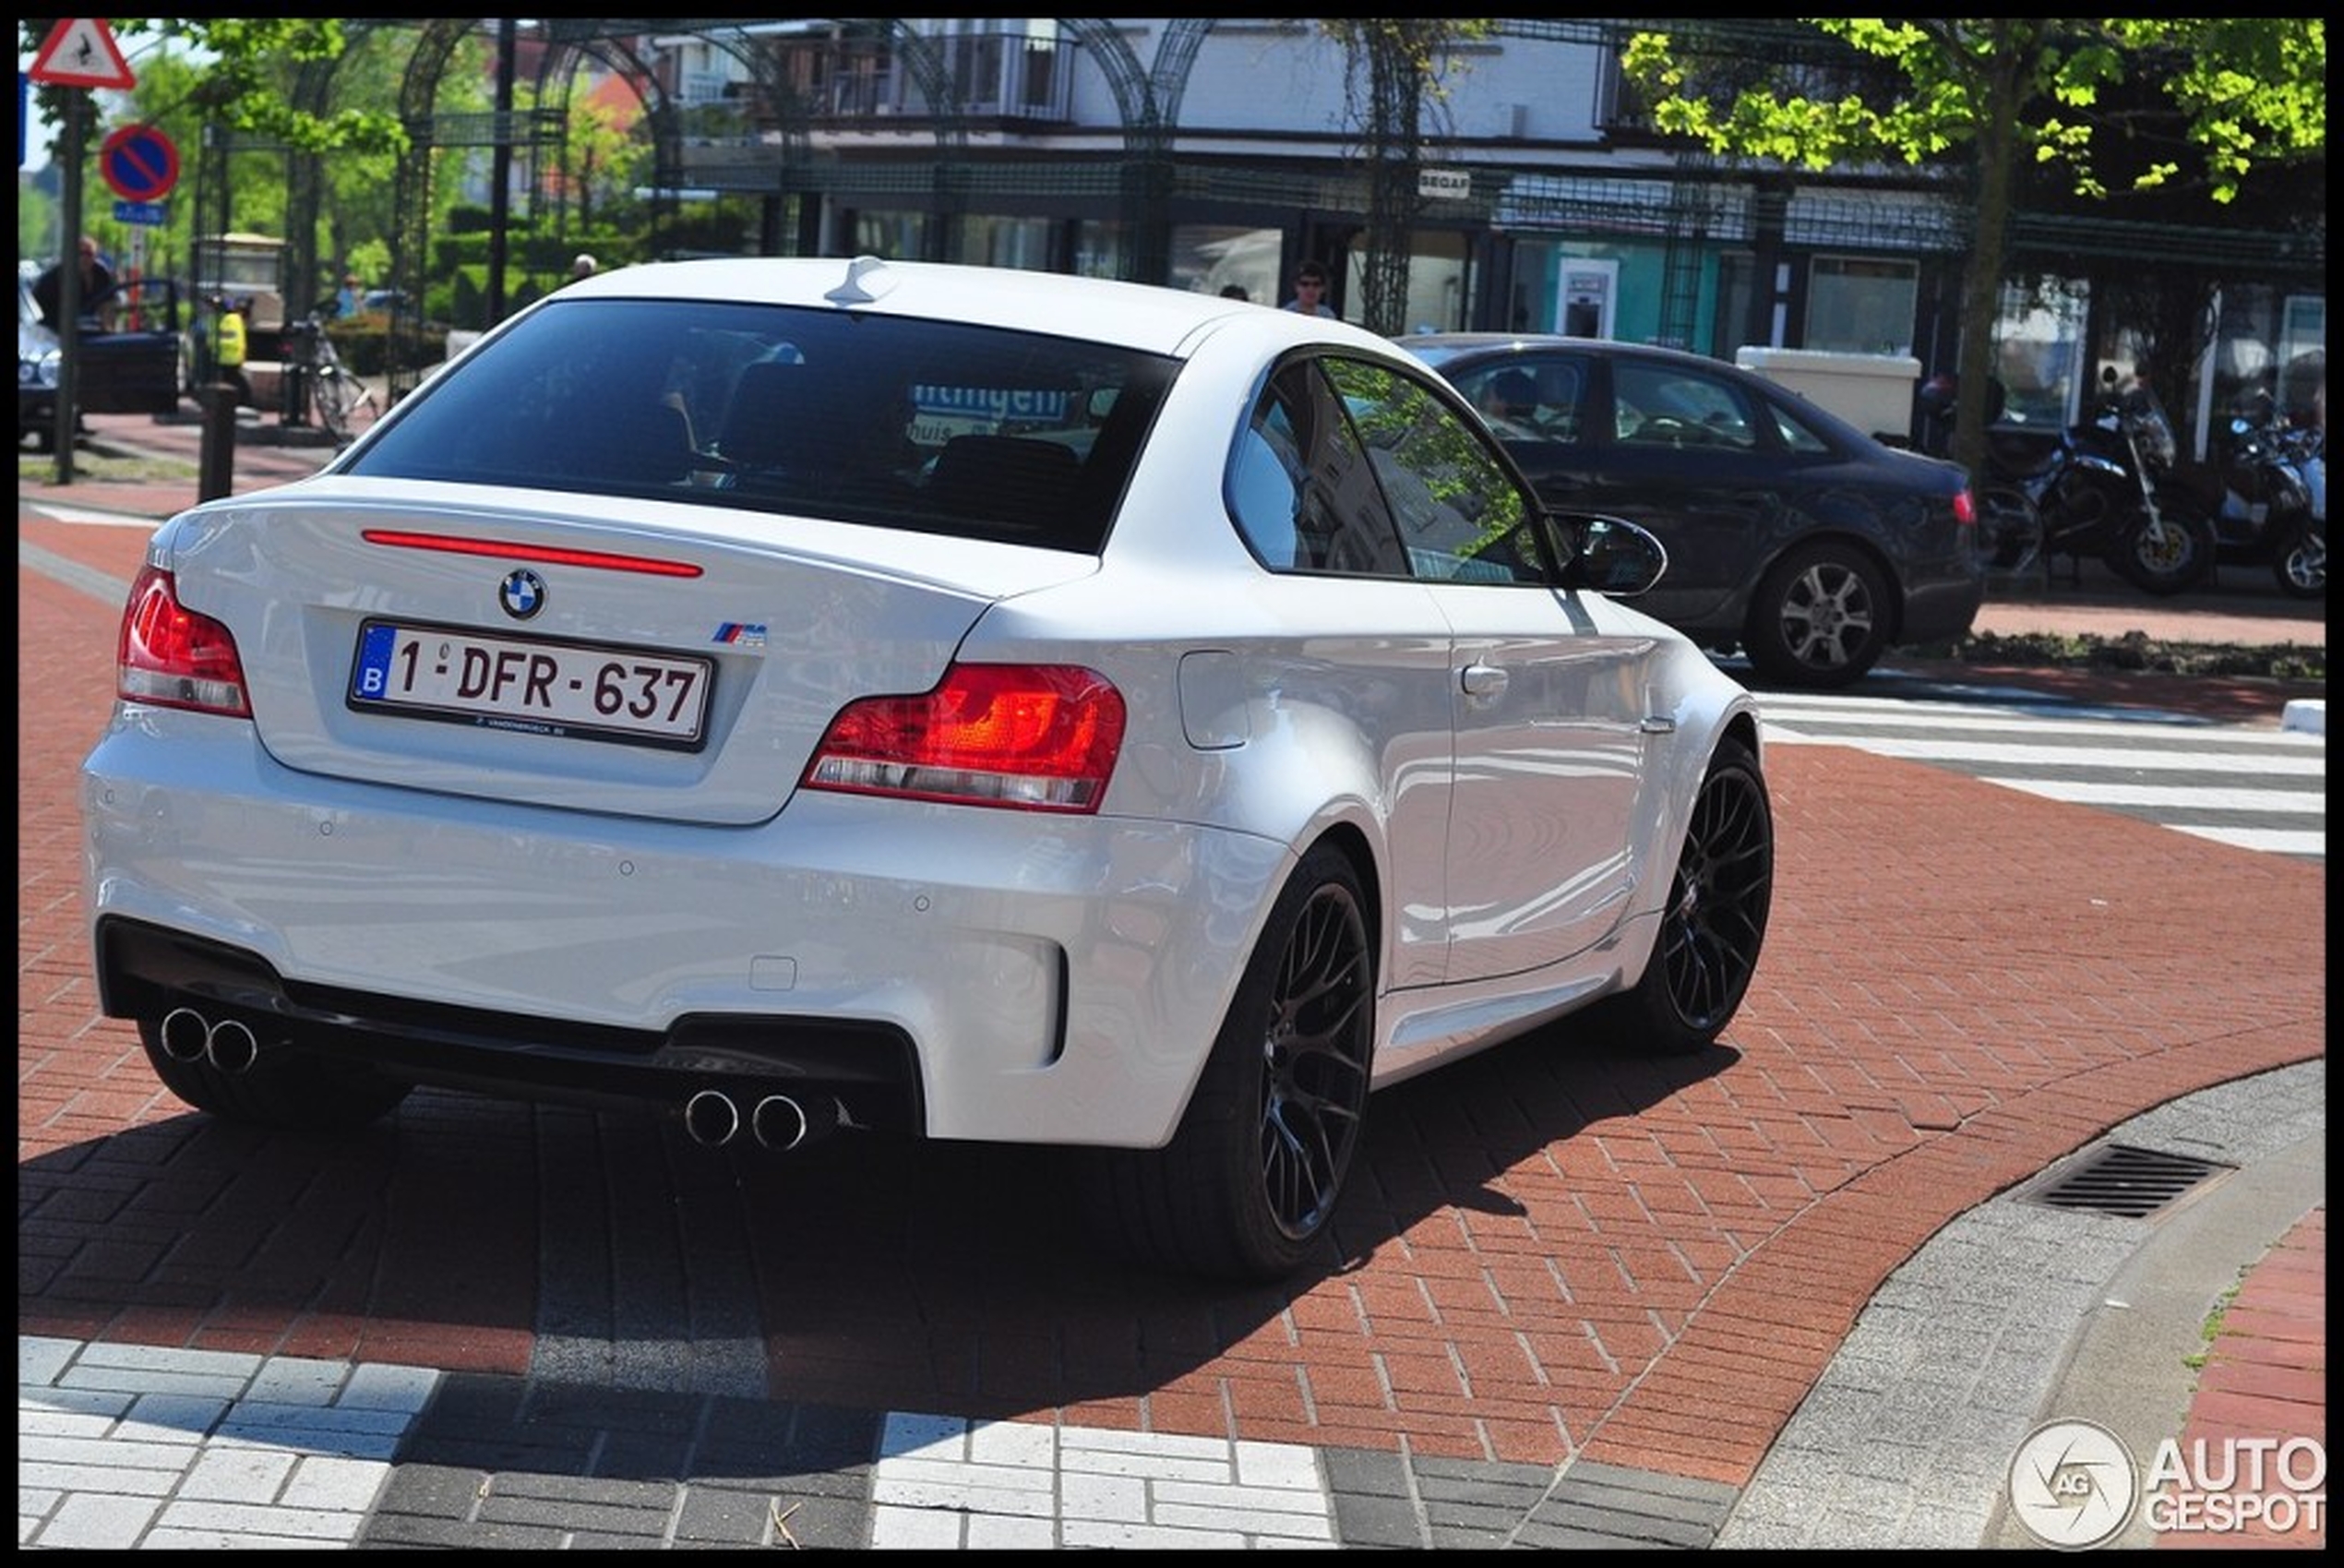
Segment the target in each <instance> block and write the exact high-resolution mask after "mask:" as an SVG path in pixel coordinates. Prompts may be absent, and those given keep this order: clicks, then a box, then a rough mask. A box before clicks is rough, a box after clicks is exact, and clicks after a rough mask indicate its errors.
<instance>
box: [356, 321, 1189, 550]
mask: <svg viewBox="0 0 2344 1568" xmlns="http://www.w3.org/2000/svg"><path fill="white" fill-rule="evenodd" d="M1175 368H1176V366H1175V365H1174V363H1173V362H1172V361H1170V360H1167V359H1165V358H1162V357H1160V356H1156V355H1152V354H1145V353H1134V352H1131V351H1129V350H1122V349H1116V348H1111V347H1105V346H1102V345H1099V344H1095V343H1090V342H1083V341H1075V340H1071V339H1063V338H1051V337H1046V336H1041V335H1037V334H1031V333H1020V332H1008V331H1001V330H998V329H987V328H979V327H968V326H963V325H961V324H959V323H955V322H943V321H923V320H905V319H903V318H901V317H872V316H861V315H856V314H854V313H851V312H846V311H838V310H815V309H803V308H795V307H786V306H771V305H732V304H725V303H721V302H715V303H712V302H697V301H663V300H575V301H565V300H556V301H555V302H553V303H552V304H550V305H546V306H545V307H544V309H543V310H540V311H538V312H537V313H535V314H534V315H532V316H530V317H526V318H524V319H523V320H521V321H520V322H519V323H518V324H516V326H515V327H514V328H513V329H512V330H511V331H510V332H508V334H506V335H505V336H504V337H501V338H498V339H496V341H492V342H488V343H485V344H483V345H482V346H481V347H480V348H478V349H476V350H474V351H473V352H472V356H471V357H470V358H467V359H466V360H464V361H463V362H461V363H460V365H458V366H457V367H456V368H455V370H453V371H451V372H450V373H449V374H448V376H447V377H445V378H444V379H442V380H441V381H440V382H439V383H438V384H437V385H436V386H435V387H433V388H432V389H431V390H430V392H429V393H428V394H426V395H425V396H422V397H419V398H416V399H412V400H410V401H409V404H408V405H406V406H402V408H401V410H400V411H399V417H398V418H396V419H395V420H394V421H392V422H391V423H390V424H389V425H387V426H386V427H385V428H384V430H383V431H382V433H381V435H380V436H379V437H377V440H376V442H375V444H374V445H373V446H371V447H369V448H367V449H365V450H364V451H362V452H361V453H359V454H358V455H357V457H356V459H355V461H353V463H352V464H351V466H350V467H349V468H348V469H347V470H346V471H345V472H348V473H354V474H362V475H365V476H368V477H378V478H401V479H430V480H451V481H456V482H460V483H467V484H484V485H523V486H529V487H532V488H538V489H547V490H568V491H581V492H588V493H594V494H613V495H627V496H656V497H660V498H662V499H666V500H675V501H682V502H686V503H701V504H706V505H710V506H722V507H727V508H750V509H758V510H764V511H771V512H776V513H789V514H793V515H800V516H812V517H822V518H829V519H835V520H837V521H844V522H855V523H864V524H867V525H870V526H874V527H882V528H900V529H909V530H914V531H917V532H921V533H950V534H955V535H961V536H965V537H972V538H985V539H997V540H1003V541H1008V542H1013V543H1019V544H1031V545H1044V546H1046V547H1050V548H1057V549H1067V550H1080V551H1084V552H1096V551H1097V550H1098V549H1099V548H1100V547H1101V545H1103V544H1104V542H1105V540H1106V530H1107V526H1108V524H1109V522H1110V521H1111V520H1112V518H1113V516H1114V511H1115V507H1116V505H1117V503H1118V501H1119V500H1120V498H1121V497H1122V494H1123V489H1124V485H1125V482H1126V481H1127V480H1128V479H1129V477H1130V471H1131V467H1132V464H1133V462H1134V461H1135V459H1136V457H1137V454H1138V452H1139V449H1140V445H1141V443H1142V440H1143V439H1144V438H1145V436H1146V433H1147V430H1148V427H1149V425H1150V424H1151V423H1152V422H1153V421H1154V416H1155V413H1156V410H1157V409H1158V408H1159V407H1160V406H1161V405H1162V402H1163V400H1164V395H1165V392H1166V389H1168V388H1169V386H1170V384H1171V380H1172V377H1173V374H1174V371H1175Z"/></svg>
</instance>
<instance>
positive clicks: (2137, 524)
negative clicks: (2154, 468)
mask: <svg viewBox="0 0 2344 1568" xmlns="http://www.w3.org/2000/svg"><path fill="white" fill-rule="evenodd" d="M2157 510H2158V512H2159V515H2160V516H2161V517H2162V518H2163V520H2164V527H2163V528H2162V529H2161V530H2159V531H2152V530H2151V529H2150V528H2149V525H2148V519H2147V516H2145V515H2136V516H2134V517H2130V518H2127V519H2125V521H2124V522H2123V526H2122V527H2120V528H2119V529H2118V530H2117V531H2116V537H2115V539H2114V540H2112V541H2111V543H2110V545H2109V546H2108V554H2107V559H2108V565H2109V569H2111V570H2112V571H2114V572H2115V573H2116V575H2117V576H2119V577H2121V578H2123V580H2124V581H2127V582H2129V583H2131V584H2132V585H2133V586H2134V587H2135V588H2137V589H2139V590H2140V591H2141V592H2144V593H2154V594H2156V595H2158V596H2159V598H2164V597H2167V596H2169V595H2171V594H2175V593H2180V592H2185V591H2186V590H2188V589H2192V588H2195V587H2196V586H2197V585H2198V583H2200V582H2201V581H2205V579H2206V575H2207V574H2208V573H2209V572H2211V571H2212V570H2213V569H2214V552H2215V549H2216V545H2215V542H2214V520H2213V518H2212V517H2211V516H2210V515H2209V514H2208V513H2207V512H2206V509H2205V508H2204V507H2202V506H2200V505H2198V504H2197V502H2195V500H2192V499H2190V498H2189V497H2185V496H2183V495H2181V494H2179V493H2175V494H2173V495H2171V496H2163V495H2160V496H2159V497H2157Z"/></svg>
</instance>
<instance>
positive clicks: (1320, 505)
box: [1228, 357, 1547, 582]
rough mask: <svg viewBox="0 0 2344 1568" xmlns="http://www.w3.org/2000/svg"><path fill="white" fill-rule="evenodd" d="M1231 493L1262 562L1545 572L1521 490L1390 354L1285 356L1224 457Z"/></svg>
mask: <svg viewBox="0 0 2344 1568" xmlns="http://www.w3.org/2000/svg"><path fill="white" fill-rule="evenodd" d="M1228 499H1229V510H1230V514H1231V516H1233V517H1234V518H1235V519H1236V520H1237V523H1238V532H1239V533H1242V534H1243V535H1244V536H1245V539H1246V543H1247V544H1248V545H1249V546H1250V547H1251V549H1252V551H1253V553H1254V555H1255V556H1256V557H1259V558H1260V559H1261V561H1262V564H1263V565H1264V566H1267V567H1269V568H1271V569H1273V570H1277V571H1303V572H1343V573H1352V574H1359V575H1369V576H1379V577H1417V578H1424V579H1429V580H1431V581H1442V582H1544V581H1547V571H1546V568H1545V566H1544V564H1543V562H1544V557H1543V554H1542V552H1541V549H1540V547H1539V543H1538V534H1537V531H1538V524H1537V509H1536V507H1535V506H1534V505H1533V504H1532V502H1531V501H1530V499H1529V497H1527V496H1526V495H1525V493H1524V492H1523V490H1522V489H1521V487H1520V486H1518V485H1516V484H1515V483H1514V481H1513V477H1512V475H1511V473H1509V472H1508V470H1507V469H1506V467H1505V466H1504V464H1503V463H1502V462H1501V461H1499V459H1498V458H1497V456H1496V455H1495V454H1494V453H1493V452H1491V450H1490V449H1489V446H1488V444H1487V442H1486V440H1485V439H1484V437H1482V436H1481V435H1480V434H1479V433H1478V432H1477V431H1476V430H1475V429H1474V428H1473V427H1472V425H1470V424H1469V423H1468V422H1467V421H1466V420H1465V419H1463V418H1461V417H1460V416H1459V415H1458V414H1457V413H1455V412H1454V411H1453V409H1452V408H1451V407H1450V406H1449V405H1448V404H1447V403H1445V402H1443V401H1441V399H1440V398H1438V397H1436V396H1435V395H1434V394H1433V393H1432V392H1431V391H1430V389H1428V388H1427V387H1426V386H1425V385H1424V384H1423V383H1422V382H1419V381H1417V380H1416V379H1414V378H1412V377H1407V376H1404V375H1401V374H1399V373H1398V372H1396V371H1394V370H1393V369H1392V368H1391V367H1390V366H1387V365H1371V364H1368V363H1366V362H1364V361H1359V360H1350V359H1341V358H1334V357H1329V358H1326V359H1322V360H1294V361H1290V362H1288V363H1287V364H1286V365H1284V366H1282V367H1281V368H1280V369H1279V370H1278V372H1277V373H1276V374H1275V375H1274V376H1273V377H1271V379H1270V382H1269V384H1268V386H1267V387H1265V388H1264V389H1263V391H1262V397H1261V399H1260V401H1258V402H1257V403H1256V405H1255V407H1254V412H1253V417H1252V419H1251V421H1250V423H1249V424H1248V425H1247V428H1246V430H1245V432H1244V434H1243V435H1242V436H1240V437H1239V438H1238V446H1237V449H1236V451H1235V452H1234V453H1233V454H1232V456H1231V460H1230V465H1229V477H1228Z"/></svg>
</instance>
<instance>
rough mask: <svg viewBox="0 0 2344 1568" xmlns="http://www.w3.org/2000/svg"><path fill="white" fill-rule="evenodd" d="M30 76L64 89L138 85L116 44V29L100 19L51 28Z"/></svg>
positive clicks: (70, 21)
mask: <svg viewBox="0 0 2344 1568" xmlns="http://www.w3.org/2000/svg"><path fill="white" fill-rule="evenodd" d="M29 74H30V76H31V78H32V79H33V80H34V81H45V82H54V83H55V84H57V85H58V86H60V87H114V88H121V89H124V90H128V89H130V88H133V87H136V86H138V78H137V77H134V76H132V75H131V74H130V66H129V63H128V62H127V61H126V60H124V59H123V57H122V50H121V49H120V48H119V47H118V46H117V45H116V44H115V43H114V30H112V29H111V28H109V27H107V26H106V24H105V22H104V21H103V20H102V19H101V18H96V17H78V18H68V19H66V20H65V21H61V22H59V23H58V24H57V25H56V26H55V27H53V28H51V29H50V30H49V39H48V42H45V43H43V44H42V46H41V53H40V54H36V55H34V56H33V57H32V69H31V71H30V73H29Z"/></svg>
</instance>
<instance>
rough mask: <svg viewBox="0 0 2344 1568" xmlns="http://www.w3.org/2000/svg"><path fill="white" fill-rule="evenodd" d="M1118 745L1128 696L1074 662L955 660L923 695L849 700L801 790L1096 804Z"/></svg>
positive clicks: (1085, 807)
mask: <svg viewBox="0 0 2344 1568" xmlns="http://www.w3.org/2000/svg"><path fill="white" fill-rule="evenodd" d="M1122 745H1123V695H1122V693H1120V692H1118V691H1117V690H1116V689H1115V688H1114V686H1113V685H1111V684H1110V683H1109V682H1108V681H1107V679H1106V676H1102V675H1099V674H1098V673H1097V672H1095V671H1093V670H1086V669H1082V668H1080V667H1078V666H1075V665H1071V664H955V665H953V666H952V667H951V669H949V670H947V671H946V672H945V673H944V678H943V680H942V681H940V682H939V683H938V685H937V687H936V689H935V690H933V691H929V692H926V693H923V694H922V695H920V696H916V697H871V698H866V699H865V700H862V701H859V702H853V703H849V704H848V705H847V706H846V707H845V708H844V709H843V710H842V711H841V712H840V713H839V715H838V717H837V718H835V719H833V720H831V727H830V730H829V732H828V733H827V734H825V735H824V736H822V743H821V745H819V746H818V747H816V748H814V760H813V761H812V762H810V763H808V764H807V769H806V777H805V779H804V781H803V784H804V787H806V788H808V789H833V790H843V791H846V792H848V793H851V794H856V795H894V796H908V797H910V798H912V799H915V800H949V801H953V802H957V803H959V804H962V805H966V806H1004V807H1010V808H1015V809H1018V810H1024V811H1072V812H1083V813H1088V812H1093V811H1096V810H1097V809H1098V808H1099V801H1100V800H1101V798H1102V797H1104V796H1106V783H1107V779H1108V777H1109V775H1111V774H1112V773H1113V772H1115V758H1116V753H1117V752H1118V751H1119V750H1120V749H1121V748H1122Z"/></svg>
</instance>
